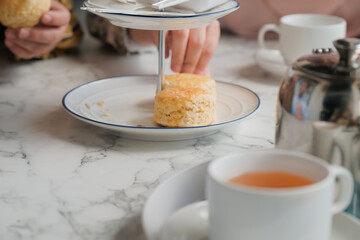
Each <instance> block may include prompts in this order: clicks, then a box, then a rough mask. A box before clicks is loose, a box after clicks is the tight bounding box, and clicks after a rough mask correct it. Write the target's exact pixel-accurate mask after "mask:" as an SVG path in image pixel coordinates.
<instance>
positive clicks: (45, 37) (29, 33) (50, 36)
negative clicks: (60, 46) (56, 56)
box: [17, 26, 66, 44]
mask: <svg viewBox="0 0 360 240" xmlns="http://www.w3.org/2000/svg"><path fill="white" fill-rule="evenodd" d="M65 31H66V26H62V27H57V28H53V27H43V26H38V27H34V28H22V29H19V30H18V33H17V35H18V37H19V38H20V39H23V40H28V41H33V42H37V43H43V44H49V43H57V42H59V41H60V40H61V39H62V38H63V36H64V34H65Z"/></svg>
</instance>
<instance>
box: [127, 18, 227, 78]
mask: <svg viewBox="0 0 360 240" xmlns="http://www.w3.org/2000/svg"><path fill="white" fill-rule="evenodd" d="M130 35H131V37H132V39H133V40H134V41H135V42H137V43H139V44H141V45H149V43H150V44H154V45H156V46H157V45H158V31H145V30H134V29H131V30H130ZM219 39H220V24H219V22H218V21H214V22H213V23H211V24H210V25H208V26H207V27H201V28H195V29H190V30H176V31H167V32H166V40H165V43H166V50H165V57H166V58H168V57H169V56H170V51H171V69H172V70H173V71H174V72H181V73H195V74H201V75H210V71H209V67H208V65H209V62H210V60H211V58H212V56H213V55H214V52H215V49H216V47H217V45H218V43H219Z"/></svg>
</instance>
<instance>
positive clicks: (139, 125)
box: [136, 124, 144, 127]
mask: <svg viewBox="0 0 360 240" xmlns="http://www.w3.org/2000/svg"><path fill="white" fill-rule="evenodd" d="M136 126H137V127H144V126H143V125H141V124H138V125H136Z"/></svg>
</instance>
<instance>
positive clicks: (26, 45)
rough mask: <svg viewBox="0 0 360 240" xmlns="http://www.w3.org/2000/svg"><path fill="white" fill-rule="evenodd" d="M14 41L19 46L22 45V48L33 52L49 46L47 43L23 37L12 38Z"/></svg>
mask: <svg viewBox="0 0 360 240" xmlns="http://www.w3.org/2000/svg"><path fill="white" fill-rule="evenodd" d="M12 42H13V43H15V44H16V45H17V46H20V47H21V48H23V49H25V50H27V51H28V52H32V53H34V54H36V53H38V52H39V51H41V49H44V48H46V47H48V45H46V44H42V43H36V42H32V41H27V40H22V39H19V38H14V39H12ZM49 47H50V46H49Z"/></svg>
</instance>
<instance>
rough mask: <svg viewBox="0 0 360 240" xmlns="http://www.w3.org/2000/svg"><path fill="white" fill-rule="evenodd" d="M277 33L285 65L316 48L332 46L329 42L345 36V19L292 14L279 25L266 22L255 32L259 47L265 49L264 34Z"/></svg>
mask: <svg viewBox="0 0 360 240" xmlns="http://www.w3.org/2000/svg"><path fill="white" fill-rule="evenodd" d="M269 31H273V32H276V33H277V34H279V50H280V52H281V55H282V56H283V57H284V60H285V63H286V64H287V65H291V64H293V63H294V62H295V61H296V60H297V59H298V58H299V57H302V56H304V55H308V54H311V53H312V50H313V49H315V48H332V47H333V44H332V42H333V41H334V40H336V39H340V38H344V37H345V35H346V21H345V20H344V19H342V18H340V17H336V16H330V15H321V14H292V15H287V16H284V17H282V18H281V19H280V24H279V25H277V24H266V25H264V26H263V27H262V28H261V29H260V31H259V34H258V42H259V45H260V47H261V48H265V49H266V48H267V46H266V44H265V34H266V33H267V32H269Z"/></svg>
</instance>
